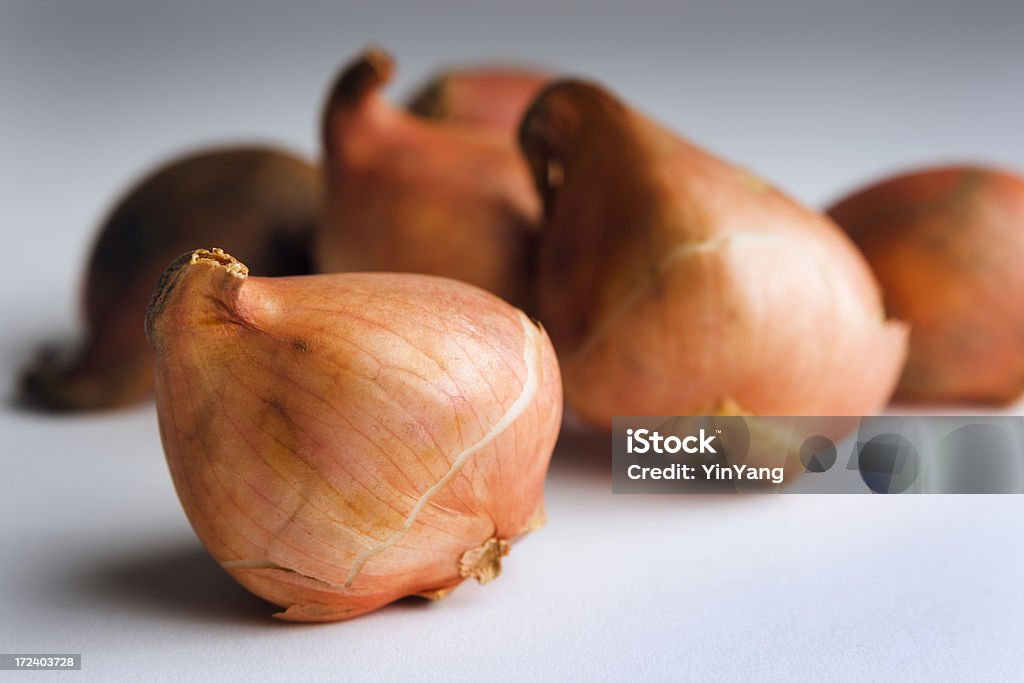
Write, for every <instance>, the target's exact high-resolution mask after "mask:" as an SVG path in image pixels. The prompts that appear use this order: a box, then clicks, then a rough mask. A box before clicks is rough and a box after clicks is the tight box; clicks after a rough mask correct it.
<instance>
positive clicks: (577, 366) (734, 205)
mask: <svg viewBox="0 0 1024 683" xmlns="http://www.w3.org/2000/svg"><path fill="white" fill-rule="evenodd" d="M521 141H522V145H523V149H524V151H525V153H526V155H527V158H528V159H529V161H530V165H531V168H532V170H533V175H534V179H535V182H536V185H537V187H538V189H539V190H540V193H541V195H542V196H543V198H544V205H545V213H546V219H545V224H544V225H543V228H542V245H541V252H540V261H539V277H540V284H539V289H538V297H539V298H538V300H539V302H540V308H539V311H540V318H541V320H542V322H544V325H545V326H546V327H547V328H548V330H549V331H550V333H551V337H552V340H553V342H554V345H555V348H556V349H557V351H558V353H559V361H560V364H561V367H562V373H563V377H564V381H565V392H566V403H567V405H568V406H569V407H571V408H573V409H575V411H576V412H577V413H579V414H580V415H581V416H582V417H583V418H585V419H587V420H588V421H590V422H592V423H594V424H595V425H598V426H602V427H609V426H610V424H611V419H612V417H613V416H615V415H707V414H729V413H739V414H755V415H850V414H852V415H865V414H871V413H873V412H875V411H877V410H879V409H880V408H882V407H883V406H884V405H885V404H886V401H887V400H888V398H889V395H890V393H891V391H892V389H893V387H894V385H895V383H896V379H897V377H898V375H899V371H900V368H901V367H902V363H903V359H904V354H905V346H906V330H905V329H904V327H903V326H901V325H899V324H894V323H891V322H888V321H886V319H885V316H884V313H883V310H882V301H881V296H880V294H879V290H878V285H877V283H876V282H875V280H874V278H873V277H872V275H871V271H870V269H869V268H868V265H867V263H865V261H864V259H863V257H862V256H861V255H860V254H859V253H858V252H857V250H856V248H855V247H854V246H853V244H852V243H851V242H850V241H849V239H848V238H847V237H846V236H845V235H844V234H843V233H842V231H841V230H839V229H838V228H837V227H836V226H835V225H834V224H832V223H831V222H830V221H828V219H826V218H824V217H823V216H821V215H819V214H816V213H814V212H812V211H810V210H808V209H806V208H804V207H802V206H800V205H799V204H797V203H796V202H794V201H793V200H791V199H789V198H788V197H786V196H784V195H783V194H781V193H780V192H778V191H777V190H775V189H773V188H771V187H770V186H768V185H767V184H765V183H764V182H762V181H760V180H759V179H757V178H755V177H754V176H752V175H751V174H750V173H748V172H746V171H743V170H741V169H738V168H735V167H733V166H732V165H730V164H728V163H726V162H724V161H722V160H720V159H717V158H715V157H714V156H712V155H710V154H708V153H707V152H705V151H703V150H701V149H699V148H697V147H695V146H693V145H691V144H689V143H687V142H686V141H684V140H682V139H680V138H678V137H676V136H675V135H673V134H671V133H669V132H668V131H666V130H665V129H663V128H661V127H659V126H658V125H656V124H654V123H652V122H651V121H649V120H647V119H645V118H644V117H643V116H641V115H639V114H638V113H636V112H634V111H631V110H630V109H628V108H627V107H626V106H624V105H623V104H622V103H621V102H620V101H619V100H617V99H616V98H615V97H613V96H611V95H610V94H608V93H607V92H605V91H604V90H602V89H601V88H599V87H597V86H595V85H591V84H588V83H584V82H578V81H563V82H559V83H556V84H553V85H551V86H550V87H548V88H547V89H545V90H544V91H543V92H542V93H541V95H540V96H539V97H538V99H537V100H536V102H534V104H533V105H532V106H531V108H530V110H529V111H528V112H527V114H526V117H525V119H524V121H523V124H522V129H521Z"/></svg>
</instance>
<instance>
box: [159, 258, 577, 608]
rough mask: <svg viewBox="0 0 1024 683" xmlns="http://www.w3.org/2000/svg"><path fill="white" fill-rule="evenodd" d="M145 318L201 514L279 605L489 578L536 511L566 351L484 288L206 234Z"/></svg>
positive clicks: (213, 538)
mask: <svg viewBox="0 0 1024 683" xmlns="http://www.w3.org/2000/svg"><path fill="white" fill-rule="evenodd" d="M147 334H148V337H149V340H150V343H151V344H152V346H153V349H154V352H155V356H156V378H157V382H156V384H157V391H156V394H157V409H158V413H159V419H160V433H161V437H162V440H163V443H164V450H165V452H166V454H167V461H168V464H169V466H170V470H171V475H172V477H173V479H174V484H175V487H176V489H177V491H178V495H179V497H180V499H181V502H182V506H183V507H184V509H185V512H186V513H187V515H188V518H189V521H190V522H191V524H192V526H193V528H194V529H195V531H196V533H197V535H198V536H199V538H200V539H201V540H202V542H203V543H204V545H205V546H206V548H207V549H208V550H209V551H210V553H211V554H212V555H213V557H214V558H215V559H216V560H217V561H218V562H220V563H221V565H222V566H223V567H224V568H225V569H226V570H227V571H228V572H229V573H230V574H231V575H232V576H233V577H234V578H235V579H237V580H238V581H239V582H240V583H241V584H242V585H244V586H245V587H246V588H248V589H249V590H251V591H252V592H253V593H256V594H257V595H259V596H261V597H263V598H265V599H267V600H269V601H271V602H273V603H275V604H277V605H279V606H281V607H283V608H284V612H282V613H280V614H278V615H276V616H278V617H280V618H282V619H286V620H293V621H333V620H339V619H347V618H350V617H355V616H358V615H360V614H363V613H365V612H369V611H371V610H374V609H377V608H378V607H381V606H383V605H386V604H388V603H390V602H392V601H394V600H397V599H398V598H401V597H403V596H407V595H414V594H420V595H424V596H426V597H431V598H439V597H443V595H445V594H446V593H447V592H448V591H450V590H451V589H452V588H454V587H455V586H457V585H458V584H459V583H461V582H462V581H463V580H465V579H466V578H468V577H470V576H473V577H475V578H477V579H478V580H479V581H481V582H486V581H488V580H490V579H492V578H494V577H495V576H497V573H498V572H499V571H500V568H501V564H500V560H501V557H502V555H503V554H505V553H507V552H508V548H509V543H511V542H512V541H514V540H515V539H517V538H519V537H521V536H522V535H523V534H525V533H527V532H528V531H530V530H532V529H534V528H536V527H538V526H539V525H540V524H541V523H542V522H543V486H544V476H545V473H546V471H547V466H548V462H549V459H550V457H551V452H552V449H553V448H554V443H555V439H556V438H557V434H558V429H559V424H560V420H561V405H562V403H561V401H562V395H561V382H560V378H559V374H558V365H557V361H556V360H555V354H554V350H553V349H552V348H551V345H550V342H549V340H548V339H547V335H546V334H544V332H543V331H542V330H541V329H539V327H538V326H537V325H536V324H535V323H534V322H532V321H531V320H530V319H528V318H527V317H526V316H525V315H524V314H523V313H522V312H521V311H519V310H517V309H515V308H513V307H511V306H509V305H508V304H506V303H504V302H503V301H501V300H500V299H498V298H497V297H495V296H493V295H491V294H488V293H486V292H484V291H483V290H480V289H478V288H476V287H471V286H469V285H465V284H462V283H459V282H455V281H452V280H446V279H443V278H437V277H430V276H423V275H411V274H380V273H350V274H335V275H316V276H305V277H290V278H258V277H248V276H247V275H246V269H245V267H244V266H243V265H241V264H240V263H238V262H237V261H235V260H234V259H232V258H231V257H230V256H227V255H226V254H224V253H223V252H221V251H220V250H213V251H206V250H198V251H196V252H193V253H191V254H185V255H184V256H182V257H181V258H179V259H178V260H177V261H175V262H174V263H173V264H172V265H171V266H170V267H169V268H168V270H167V272H166V273H165V274H164V276H163V277H162V279H161V283H160V285H159V286H158V288H157V292H156V293H155V294H154V298H153V302H152V303H151V305H150V309H149V314H148V318H147ZM474 449H475V450H474ZM417 509H419V510H420V511H419V512H417ZM403 525H404V526H405V527H406V528H407V530H406V531H404V532H403V531H402V530H403Z"/></svg>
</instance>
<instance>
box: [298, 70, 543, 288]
mask: <svg viewBox="0 0 1024 683" xmlns="http://www.w3.org/2000/svg"><path fill="white" fill-rule="evenodd" d="M393 68H394V65H393V62H392V60H391V58H390V57H389V56H388V55H386V54H385V53H383V52H381V51H380V50H370V51H367V52H366V53H364V54H363V55H362V56H361V57H359V58H358V59H357V60H356V61H355V62H354V63H352V64H351V65H349V66H348V67H347V68H346V69H345V70H344V71H343V73H342V74H341V76H340V77H339V78H338V80H337V82H336V83H335V85H334V87H333V89H332V90H331V93H330V95H329V97H328V100H327V107H326V111H325V114H324V121H323V139H324V157H325V174H326V182H327V188H326V217H325V221H324V224H323V226H322V229H321V230H320V232H319V235H318V239H317V245H316V257H317V264H316V265H317V268H318V270H320V271H322V272H337V271H393V272H414V273H426V274H431V275H441V276H444V277H450V278H454V279H457V280H461V281H463V282H468V283H470V284H474V285H477V286H479V287H483V288H484V289H487V290H489V291H491V292H494V293H495V294H498V295H499V296H501V297H502V298H504V299H506V300H507V301H509V302H511V303H513V304H515V305H517V306H520V307H529V305H530V299H531V285H532V268H533V262H532V259H533V254H534V246H535V240H536V223H537V220H538V217H539V214H540V204H539V202H538V200H537V197H536V195H535V194H534V192H533V188H532V187H531V183H530V177H529V173H528V170H527V168H526V164H525V162H524V160H523V159H522V157H521V155H520V154H519V152H518V150H517V149H516V146H515V139H514V136H513V135H512V134H511V132H510V131H505V132H498V131H495V130H493V129H489V128H482V127H470V126H456V125H448V124H443V123H438V122H435V121H430V120H425V119H422V118H420V117H417V116H414V115H413V114H411V113H409V112H408V111H406V110H405V109H402V108H400V107H396V106H394V105H393V104H391V103H390V102H388V101H387V100H386V99H385V98H384V96H383V94H382V92H381V88H382V87H383V86H384V85H385V84H386V83H387V82H388V81H389V80H390V78H391V73H392V70H393Z"/></svg>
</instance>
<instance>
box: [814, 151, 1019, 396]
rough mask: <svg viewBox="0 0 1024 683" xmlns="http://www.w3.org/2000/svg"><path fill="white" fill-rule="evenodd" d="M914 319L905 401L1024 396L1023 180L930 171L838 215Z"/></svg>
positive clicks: (886, 288) (857, 197)
mask: <svg viewBox="0 0 1024 683" xmlns="http://www.w3.org/2000/svg"><path fill="white" fill-rule="evenodd" d="M829 213H830V215H831V216H832V218H834V219H835V220H836V222H838V223H839V224H840V225H841V226H843V228H845V229H846V231H847V232H848V233H849V235H850V237H852V238H853V241H854V242H856V243H857V246H858V247H860V248H861V250H862V251H863V252H864V255H865V256H866V257H867V259H868V262H869V263H870V264H871V267H872V268H873V269H874V271H875V275H876V276H877V277H878V280H879V282H880V283H881V285H882V291H883V292H884V295H885V304H886V307H887V309H888V310H889V312H890V314H891V315H894V316H897V317H899V318H901V319H903V320H906V321H907V322H908V323H910V330H911V331H910V353H909V356H908V358H907V365H906V368H905V370H904V371H903V376H902V378H901V379H900V383H899V387H898V389H897V396H898V397H899V398H901V399H906V400H916V401H958V402H964V401H977V402H990V403H1008V402H1010V401H1014V400H1016V399H1018V398H1020V396H1021V393H1022V392H1024V353H1022V352H1021V349H1022V347H1024V308H1022V307H1021V305H1020V301H1021V300H1022V299H1024V268H1022V266H1024V178H1022V177H1021V176H1019V175H1014V174H1012V173H1008V172H1005V171H999V170H995V169H991V168H983V167H969V166H952V167H946V168H927V169H920V170H918V171H914V172H910V173H906V174H903V175H899V176H896V177H893V178H888V179H886V180H883V181H880V182H878V183H876V184H873V185H871V186H870V187H867V188H864V189H862V190H860V191H858V192H855V193H854V194H852V195H851V196H849V197H847V198H845V199H843V200H841V201H839V202H838V203H836V205H835V206H833V207H832V208H831V209H830V211H829Z"/></svg>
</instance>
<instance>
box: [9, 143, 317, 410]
mask: <svg viewBox="0 0 1024 683" xmlns="http://www.w3.org/2000/svg"><path fill="white" fill-rule="evenodd" d="M319 212H320V181H319V176H318V174H317V171H316V169H315V168H314V167H313V166H312V165H311V164H310V163H308V162H307V161H305V160H303V159H301V158H299V157H296V156H293V155H292V154H289V153H285V152H281V151H278V150H275V149H268V148H263V147H232V148H224V149H217V150H212V151H211V150H206V151H202V152H198V153H195V154H191V155H188V156H186V157H183V158H181V159H177V160H175V161H173V162H171V163H169V164H167V165H166V166H163V167H162V168H160V169H159V170H157V171H155V172H154V173H153V174H152V175H150V176H148V177H147V178H146V179H144V180H143V181H142V182H140V183H139V184H138V185H137V186H135V187H134V188H132V189H131V191H129V192H128V193H127V195H126V196H125V197H124V198H123V199H122V200H121V201H120V202H119V203H118V204H117V206H116V207H115V208H114V210H113V211H112V213H111V214H110V217H109V218H108V219H107V220H106V223H105V225H104V226H103V229H102V230H101V231H100V234H99V237H98V239H97V240H96V243H95V246H94V247H93V251H92V256H91V257H90V259H89V265H88V272H87V275H86V281H85V292H84V297H83V299H84V301H83V303H84V309H85V318H86V325H87V334H86V338H85V340H84V342H83V343H82V344H81V346H80V347H79V348H78V349H76V350H75V351H74V353H73V355H71V356H70V357H68V358H64V359H61V358H59V357H58V356H57V355H56V354H55V353H54V352H52V351H44V352H43V353H42V354H41V355H40V358H39V359H38V361H37V362H36V363H35V364H34V366H33V367H31V368H30V369H29V370H28V371H27V372H26V374H25V375H24V377H23V380H22V385H23V393H24V394H25V395H26V398H27V399H28V400H30V401H31V402H32V403H35V404H37V405H39V406H41V407H45V408H50V409H58V410H87V409H97V408H107V407H112V406H118V405H123V404H127V403H131V402H134V401H138V400H141V399H143V398H145V397H146V396H148V395H149V394H150V392H151V391H152V389H153V357H152V355H151V354H150V351H149V347H148V346H147V345H146V339H145V337H144V336H143V332H142V328H143V319H144V318H145V313H146V304H147V303H148V302H149V298H150V296H151V295H152V293H153V283H154V282H156V280H157V278H158V277H160V273H162V272H163V269H164V268H165V267H166V265H167V263H168V262H169V261H170V260H171V259H173V258H174V257H175V256H177V255H178V254H180V253H181V252H183V251H185V250H186V249H189V248H191V247H193V246H194V245H195V244H196V243H203V242H207V241H214V240H215V241H217V242H219V243H220V244H224V245H225V246H227V247H229V248H230V249H232V250H233V251H235V253H238V254H239V256H241V257H244V258H245V259H246V260H247V261H248V262H249V263H251V264H252V266H253V268H254V269H255V270H256V272H258V273H260V274H262V275H297V274H301V273H306V272H309V270H310V265H309V257H308V253H307V252H308V250H309V242H310V239H311V236H312V232H313V227H314V225H315V224H316V222H317V220H318V217H319Z"/></svg>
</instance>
